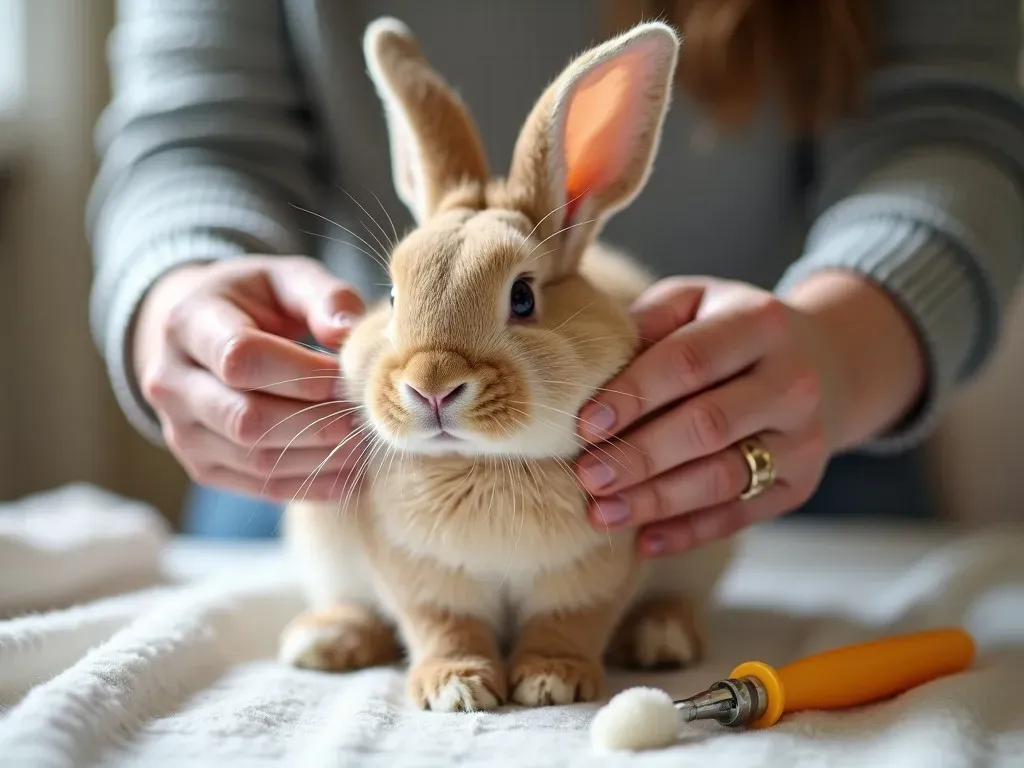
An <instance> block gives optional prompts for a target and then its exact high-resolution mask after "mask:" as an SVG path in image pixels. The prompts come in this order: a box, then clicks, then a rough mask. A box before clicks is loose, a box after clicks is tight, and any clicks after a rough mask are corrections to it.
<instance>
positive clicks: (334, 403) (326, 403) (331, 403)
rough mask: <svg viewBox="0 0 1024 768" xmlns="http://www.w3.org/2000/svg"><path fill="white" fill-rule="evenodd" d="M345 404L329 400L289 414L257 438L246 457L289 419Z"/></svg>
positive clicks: (336, 413)
mask: <svg viewBox="0 0 1024 768" xmlns="http://www.w3.org/2000/svg"><path fill="white" fill-rule="evenodd" d="M344 402H345V401H344V400H328V401H326V402H323V403H313V405H308V406H306V407H305V408H302V409H300V410H298V411H296V412H295V413H292V414H289V415H288V416H285V417H284V418H283V419H281V420H280V421H279V422H277V424H275V425H274V426H272V427H271V428H270V429H268V430H267V431H266V432H264V433H263V434H262V435H260V436H259V437H258V438H256V442H254V443H253V444H252V445H251V446H250V447H249V451H248V452H247V453H246V454H245V455H246V456H250V455H252V452H253V451H254V450H256V446H257V445H259V444H260V441H261V440H262V439H263V438H265V437H266V436H267V435H269V434H270V433H271V432H273V431H274V430H275V429H277V428H278V427H279V426H281V425H282V424H284V423H285V422H286V421H288V419H294V418H295V417H296V416H300V415H302V414H303V413H305V412H306V411H312V410H313V409H314V408H323V407H324V406H325V405H342V404H344ZM337 415H338V412H337V411H335V412H334V413H332V414H331V415H330V416H337ZM344 415H345V412H343V413H342V416H344ZM330 416H328V417H327V418H330ZM339 418H340V417H339Z"/></svg>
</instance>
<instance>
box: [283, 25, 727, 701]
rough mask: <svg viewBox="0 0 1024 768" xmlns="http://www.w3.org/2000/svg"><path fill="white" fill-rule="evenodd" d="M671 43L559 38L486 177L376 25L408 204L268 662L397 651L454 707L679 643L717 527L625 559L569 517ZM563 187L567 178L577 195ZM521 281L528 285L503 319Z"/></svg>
mask: <svg viewBox="0 0 1024 768" xmlns="http://www.w3.org/2000/svg"><path fill="white" fill-rule="evenodd" d="M677 46H678V43H677V39H676V37H675V34H674V33H673V32H672V31H671V30H669V28H667V27H665V26H664V25H661V24H656V23H654V24H647V25H642V26H641V27H638V28H637V29H636V30H634V31H631V32H629V33H626V34H624V35H623V36H621V37H620V38H618V39H616V40H613V41H610V42H609V43H606V44H604V45H603V46H599V47H598V48H595V49H593V50H592V51H590V52H588V53H587V54H584V55H583V56H582V57H580V59H579V60H578V61H577V62H576V63H574V64H572V65H571V66H570V67H569V68H568V69H567V70H566V73H565V74H563V76H562V77H561V78H560V79H558V80H556V81H555V82H554V83H553V84H552V85H551V86H550V88H549V90H548V91H547V92H546V94H545V95H544V96H543V97H542V99H541V100H540V101H539V102H538V105H537V106H536V107H535V110H534V112H533V113H531V116H530V117H529V118H528V120H527V123H526V125H525V126H524V129H523V134H522V136H521V139H520V142H519V143H518V144H517V148H516V153H515V157H514V158H513V164H512V165H513V167H512V172H511V173H510V176H509V179H508V181H507V182H505V181H491V180H489V179H486V178H485V162H484V160H483V155H482V152H481V150H480V148H479V142H478V140H477V138H476V135H475V131H474V129H473V127H472V125H471V123H470V121H469V118H468V117H467V116H466V115H465V113H464V109H463V108H462V106H461V104H460V103H459V102H458V100H457V98H456V97H455V96H454V95H453V94H452V93H451V92H450V90H449V89H447V87H446V86H444V84H443V81H441V80H440V79H439V77H438V76H437V75H436V73H433V72H432V71H431V70H430V69H429V67H428V66H427V65H426V63H425V61H424V60H423V59H422V56H421V55H420V54H419V53H418V49H417V48H416V46H415V41H414V40H413V38H412V37H411V34H410V33H409V31H408V30H407V29H405V28H404V26H402V25H401V24H400V23H399V22H397V21H394V20H391V19H386V20H380V21H378V22H375V23H374V24H373V25H371V27H370V29H369V30H368V32H367V35H366V50H367V60H368V63H369V69H370V73H371V76H372V77H373V78H374V82H375V83H376V85H377V87H378V91H379V92H380V93H381V95H382V99H383V100H384V101H385V103H386V105H387V109H386V115H387V118H388V126H389V132H390V135H391V141H392V151H393V157H392V162H393V166H394V168H395V183H396V186H397V188H398V190H399V193H400V195H401V196H402V198H403V200H404V201H405V202H406V203H407V204H408V205H409V207H410V208H411V209H412V210H413V212H414V213H415V214H416V217H417V220H418V221H417V227H416V228H415V229H414V230H413V231H412V232H410V233H409V234H408V235H406V236H405V237H404V238H403V239H402V240H401V242H400V243H398V244H397V245H396V246H395V248H394V252H393V253H392V254H391V263H390V265H389V268H390V272H391V276H392V280H393V283H394V304H393V306H390V305H389V304H384V305H382V306H380V307H378V308H375V309H373V310H372V311H370V312H369V313H368V314H367V315H366V317H365V318H364V319H363V320H362V321H361V322H360V323H359V324H358V326H357V327H356V328H355V329H354V330H353V333H352V335H351V336H350V338H349V339H348V340H347V342H346V343H345V345H344V348H343V350H342V353H341V368H342V372H343V374H344V377H343V378H344V380H345V383H346V388H347V393H346V394H347V396H348V398H349V399H350V400H352V401H353V402H354V403H355V404H356V405H357V406H360V412H361V414H362V416H363V424H362V425H361V426H360V428H359V430H358V431H357V432H356V433H355V434H354V435H353V436H352V438H350V439H352V440H353V442H358V443H359V446H358V447H357V448H356V449H355V451H354V455H355V457H356V461H357V463H358V464H359V466H360V469H361V472H360V473H359V475H360V478H361V481H360V482H358V483H355V482H353V483H342V484H341V485H342V487H341V489H340V490H339V495H340V500H339V502H335V503H293V504H290V505H289V506H288V508H287V510H286V513H285V522H284V531H285V540H286V546H287V548H288V549H289V551H290V554H291V556H292V558H293V559H294V561H295V563H296V565H297V566H298V569H299V573H300V575H301V579H302V583H303V585H304V588H305V593H306V595H307V598H308V601H309V603H310V609H309V611H307V612H306V613H304V614H302V615H300V616H299V617H297V618H296V619H295V620H294V621H293V622H292V623H291V624H290V625H289V626H288V627H287V628H286V629H285V632H284V635H283V637H282V640H281V646H280V657H281V659H282V660H284V661H286V662H287V663H290V664H295V665H298V666H302V667H310V668H317V669H326V670H335V671H343V670H351V669H357V668H361V667H367V666H372V665H379V664H389V663H392V662H395V661H398V660H400V659H401V657H402V656H403V655H405V656H407V657H408V660H409V662H410V663H411V667H410V670H409V677H408V692H409V696H410V698H411V699H412V701H413V702H414V703H416V704H417V705H419V706H421V707H424V708H427V709H433V710H445V711H452V710H473V709H483V708H490V707H495V706H498V705H500V704H502V703H504V702H507V701H514V702H516V703H519V704H524V705H543V704H569V703H572V702H575V701H591V700H595V699H597V698H599V697H601V696H602V695H603V692H604V671H603V669H604V663H605V662H606V661H612V662H615V663H618V664H622V665H625V666H631V667H657V666H661V665H669V666H680V665H689V664H693V663H694V662H696V661H697V660H698V659H699V657H700V654H701V652H702V648H703V646H704V638H703V636H702V633H701V632H700V628H699V626H700V614H701V613H702V611H703V608H704V606H705V604H706V603H707V601H708V600H709V598H710V597H711V596H712V593H713V591H714V588H715V585H716V583H717V581H718V579H719V577H720V576H721V574H722V573H723V571H724V569H725V568H726V566H727V564H728V562H729V558H730V555H731V551H732V544H731V542H729V541H723V542H720V543H716V544H712V545H709V546H705V547H702V548H700V549H698V550H693V551H690V552H687V553H685V554H683V555H679V556H673V557H664V558H660V559H657V560H642V559H641V558H639V557H638V556H637V554H636V546H635V529H634V528H632V527H626V528H622V529H616V530H599V529H595V527H594V526H593V525H592V524H591V523H590V522H589V520H588V516H587V506H588V498H587V496H586V494H585V492H584V491H583V490H582V489H581V487H580V485H579V483H578V481H577V479H576V477H575V474H574V472H573V470H572V467H571V463H570V462H571V461H572V460H573V458H574V457H575V456H576V454H577V453H578V452H579V450H580V444H579V440H578V437H577V417H576V414H577V413H578V412H579V410H580V408H581V406H583V405H584V404H585V402H586V400H587V399H588V398H589V397H591V396H592V395H593V393H594V392H595V391H596V390H597V389H598V388H599V387H600V386H602V384H603V383H604V382H606V381H608V380H609V379H610V378H611V377H613V376H614V375H615V374H616V373H617V372H618V371H620V370H621V369H622V368H623V367H624V366H625V365H626V364H627V363H628V362H629V360H630V359H631V358H632V357H633V356H634V355H635V353H636V349H637V338H636V331H635V329H634V327H633V324H632V322H631V320H630V316H629V313H628V311H627V310H628V306H629V305H630V304H631V303H632V302H633V301H634V300H635V299H636V298H637V297H638V296H639V295H640V294H641V293H642V292H643V291H644V290H645V289H646V288H647V287H648V286H649V284H650V282H651V281H650V278H649V277H648V276H647V275H646V274H644V273H643V272H642V271H641V270H639V269H638V268H637V267H635V266H634V265H633V264H632V263H631V262H630V261H628V260H627V259H625V258H624V257H622V256H620V255H618V254H616V253H614V252H612V251H611V250H609V249H608V248H606V247H605V246H602V245H600V244H599V243H597V242H596V233H597V229H598V228H599V225H600V222H601V221H602V220H603V218H604V217H606V216H608V215H610V213H612V212H614V210H617V209H618V208H621V207H623V206H625V205H626V204H627V203H628V202H629V200H630V199H632V197H633V196H634V195H635V194H637V192H638V191H639V189H640V188H641V187H642V186H643V183H644V180H645V179H646V174H647V172H648V170H649V166H650V163H651V160H652V158H653V154H654V147H655V146H656V143H657V136H658V132H659V131H660V125H661V120H662V119H663V116H664V109H665V108H666V105H667V98H668V97H667V94H668V86H669V84H670V80H671V72H672V70H673V69H674V64H675V53H676V49H677ZM609 72H610V73H612V74H613V75H614V77H607V76H606V75H607V74H608V73H609ZM580 83H585V84H588V85H589V86H590V87H589V88H587V89H580V88H578V85H579V84H580ZM623 83H626V84H627V85H628V87H623ZM577 94H583V95H581V96H580V97H579V99H577ZM595 94H596V96H595ZM574 100H575V101H574ZM576 107H578V108H579V111H580V113H581V115H582V119H581V117H580V115H576V113H573V112H572V110H573V109H574V108H576ZM573 121H575V122H573ZM602 121H603V122H604V127H605V130H596V131H595V130H593V126H594V125H598V126H600V125H601V124H602ZM570 122H572V124H573V125H575V126H576V128H575V129H574V131H573V132H572V134H571V135H570V134H569V133H568V129H567V128H566V126H568V125H570ZM609 126H610V127H609ZM560 131H565V132H566V133H565V135H564V136H562V134H560V133H559V132H560ZM570 140H571V141H574V142H577V143H579V142H581V141H582V142H583V145H582V146H580V147H577V146H576V145H575V144H574V145H572V146H569V143H570ZM587 142H589V144H588V143H587ZM560 157H565V158H567V159H566V160H565V161H564V163H565V164H566V167H565V168H561V167H560V166H558V165H557V163H556V160H557V158H560ZM581 158H582V159H581ZM559 162H562V161H559ZM574 163H575V164H576V165H572V164H574ZM576 166H582V167H576ZM570 179H572V181H571V183H570ZM563 182H564V183H565V185H566V186H567V187H568V188H569V190H568V191H571V188H572V187H573V186H576V185H582V186H583V187H585V189H584V192H585V195H583V194H581V195H579V196H577V198H578V197H583V200H582V202H581V203H579V206H580V207H577V208H571V207H569V206H570V202H571V201H569V200H568V193H567V191H566V190H563V189H562V188H561V186H560V185H562V184H563ZM575 199H576V198H574V200H575ZM562 200H566V202H564V203H562V202H560V201H562ZM557 213H561V214H562V215H561V216H554V217H553V214H557ZM566 221H571V222H572V223H571V224H570V225H568V226H566V225H565V222H566ZM574 228H575V229H574ZM563 233H565V234H564V235H563ZM556 237H558V238H559V239H557V240H554V238H556ZM552 241H553V242H552ZM545 245H547V247H546V248H545ZM535 254H538V255H535ZM516 280H528V281H530V284H531V285H532V286H533V293H534V295H535V298H536V303H537V309H536V312H534V313H533V314H532V315H531V316H530V317H529V318H528V319H524V320H522V321H520V320H519V319H518V318H514V317H513V316H512V313H511V312H510V300H509V296H510V287H511V286H512V285H513V284H514V281H516ZM449 392H451V393H453V394H452V395H451V397H447V398H446V395H445V393H449ZM439 438H440V439H439ZM602 450H603V451H604V452H605V453H604V455H605V456H606V457H607V460H608V461H609V462H611V463H613V464H614V463H620V462H621V457H622V456H623V455H624V454H622V453H617V451H620V450H621V449H618V448H616V446H615V445H614V444H610V445H608V446H606V447H603V448H602Z"/></svg>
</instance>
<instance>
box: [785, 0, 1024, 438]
mask: <svg viewBox="0 0 1024 768" xmlns="http://www.w3.org/2000/svg"><path fill="white" fill-rule="evenodd" d="M875 7H876V9H877V11H878V13H879V17H878V26H879V29H878V32H879V36H880V41H879V44H880V53H881V65H880V66H879V68H878V69H877V71H876V74H875V76H874V77H873V79H872V80H871V82H870V83H869V84H868V104H867V105H866V109H865V111H864V112H863V113H862V114H861V115H860V116H859V117H857V118H856V119H853V120H850V121H846V122H844V123H843V124H841V125H838V126H836V128H835V129H834V130H833V131H832V132H831V133H829V134H828V135H826V136H824V137H823V139H822V141H821V142H820V143H819V145H818V147H817V165H818V167H819V169H820V170H819V180H818V186H817V187H816V189H815V190H814V193H815V201H814V206H815V207H814V210H815V211H816V218H815V220H814V222H813V225H812V227H811V229H810V232H809V236H808V238H807V240H806V243H805V250H804V253H803V255H802V257H801V258H800V259H798V260H797V261H796V262H795V263H794V264H793V265H792V266H791V268H790V269H789V270H788V271H787V272H786V274H785V275H784V276H783V278H782V280H781V282H780V284H779V285H778V286H777V290H778V292H779V293H781V294H783V295H785V293H786V292H787V291H788V290H789V289H790V288H791V287H792V286H793V285H794V284H796V283H797V282H799V281H801V280H804V279H806V278H807V277H809V276H810V275H813V274H815V273H817V272H821V271H828V270H836V269H843V270H850V271H853V272H855V273H858V274H860V275H862V276H864V277H865V278H866V279H869V280H871V281H873V282H874V283H876V284H877V285H879V286H880V287H881V288H882V289H883V290H885V291H886V292H887V293H888V294H889V296H890V297H891V298H892V299H893V301H895V302H896V304H897V305H898V306H899V307H901V309H902V310H903V311H904V312H905V313H906V315H907V317H908V318H909V319H910V321H911V323H912V325H913V327H914V328H915V329H916V332H917V335H918V338H919V340H920V341H921V343H922V344H923V347H924V349H925V351H926V358H927V361H928V379H927V387H926V391H925V394H924V397H923V399H922V402H921V403H920V404H919V406H918V407H917V408H916V409H915V410H914V411H913V412H912V413H911V414H908V416H907V417H906V418H905V419H904V421H903V422H902V423H900V424H898V425H896V426H895V427H894V428H893V429H891V430H889V431H888V432H887V433H886V434H883V435H880V436H878V437H877V438H876V439H875V440H874V441H872V442H871V443H870V444H868V445H866V446H863V447H862V450H864V451H865V452H876V453H877V452H892V451H899V450H904V449H906V448H908V447H911V446H913V445H915V444H917V443H919V442H920V441H921V440H923V439H924V438H925V437H927V436H928V435H929V434H930V432H931V430H932V429H933V427H934V425H935V423H936V420H937V418H938V417H939V416H940V415H941V414H942V413H943V408H944V404H945V402H946V400H947V398H948V397H949V395H950V394H951V393H952V392H953V391H954V390H955V389H956V388H957V387H959V386H962V385H963V384H964V383H966V382H968V381H969V380H970V379H971V378H972V377H973V376H975V375H976V374H977V373H978V371H979V370H980V369H981V367H982V366H983V364H984V363H985V362H986V361H987V360H988V358H989V356H990V355H991V353H992V351H993V349H994V347H995V346H996V343H997V341H998V339H999V336H1000V332H1001V326H1002V321H1003V317H1004V314H1005V310H1006V307H1007V305H1008V303H1009V301H1010V299H1011V296H1012V294H1013V292H1014V288H1015V286H1016V284H1017V282H1018V280H1019V278H1020V275H1021V272H1022V269H1024V197H1022V191H1021V190H1022V188H1024V184H1022V179H1024V104H1022V100H1021V98H1020V92H1019V87H1018V84H1017V73H1018V65H1017V56H1018V50H1019V47H1020V21H1019V15H1020V11H1019V5H1018V3H1017V2H1016V0H974V2H971V3H958V2H934V0H894V1H893V2H888V3H875Z"/></svg>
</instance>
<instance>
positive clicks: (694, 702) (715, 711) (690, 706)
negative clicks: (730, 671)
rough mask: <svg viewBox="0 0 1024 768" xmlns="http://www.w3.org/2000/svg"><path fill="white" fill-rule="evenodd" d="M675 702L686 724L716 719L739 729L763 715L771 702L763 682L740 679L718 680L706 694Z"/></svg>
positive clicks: (752, 678)
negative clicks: (768, 699) (768, 700)
mask: <svg viewBox="0 0 1024 768" xmlns="http://www.w3.org/2000/svg"><path fill="white" fill-rule="evenodd" d="M673 703H674V704H675V706H676V709H678V710H679V713H680V715H681V717H682V718H683V721H684V722H687V723H690V722H693V721H694V720H715V721H717V722H718V723H720V724H722V725H727V726H731V727H734V728H736V727H740V726H743V725H746V724H747V723H748V722H750V721H751V720H756V719H757V718H759V717H760V716H761V715H763V714H764V710H765V707H766V706H767V703H768V702H767V698H766V695H765V690H764V686H763V685H762V684H761V681H760V680H758V679H757V678H755V677H741V678H738V679H732V678H729V679H727V680H719V681H718V682H717V683H715V684H714V685H712V686H711V687H710V688H708V689H707V690H706V691H702V692H701V693H698V694H697V695H696V696H691V697H689V698H687V699H680V700H679V701H675V702H673Z"/></svg>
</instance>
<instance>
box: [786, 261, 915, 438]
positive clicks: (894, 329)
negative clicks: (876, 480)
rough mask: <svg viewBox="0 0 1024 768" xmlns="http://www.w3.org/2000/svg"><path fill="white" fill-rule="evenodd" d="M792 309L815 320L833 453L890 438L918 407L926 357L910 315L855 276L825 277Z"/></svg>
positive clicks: (801, 290)
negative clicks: (889, 433) (890, 432)
mask: <svg viewBox="0 0 1024 768" xmlns="http://www.w3.org/2000/svg"><path fill="white" fill-rule="evenodd" d="M788 303H789V304H790V305H791V306H793V307H794V308H795V309H797V310H799V311H801V312H803V313H806V316H807V317H808V319H809V320H810V321H811V322H809V323H807V327H808V329H809V338H808V340H807V341H808V343H809V344H811V345H812V346H813V348H814V350H815V353H816V357H817V359H820V360H823V361H825V365H824V366H823V372H822V375H823V376H824V377H825V380H824V381H823V397H825V398H826V402H825V408H824V411H825V413H826V414H828V417H827V418H828V419H829V423H826V425H825V429H826V433H827V440H828V443H829V447H830V448H831V449H832V451H834V452H838V451H844V450H847V449H849V448H852V447H854V446H857V445H860V444H862V443H864V442H866V441H868V440H870V439H872V438H873V437H875V436H877V435H879V434H882V433H884V432H887V431H888V430H890V429H891V428H893V427H894V426H895V425H897V424H898V423H899V422H900V421H901V420H903V419H904V418H905V417H906V416H907V415H908V414H910V413H912V412H913V411H914V410H915V409H916V408H918V407H919V405H920V403H921V401H922V399H923V398H924V397H925V390H926V387H927V369H928V364H927V352H926V350H925V347H924V345H923V344H922V343H921V340H920V338H919V337H918V335H917V333H916V332H915V330H914V327H913V325H912V324H911V323H910V322H909V321H908V319H907V317H906V316H905V315H904V313H903V312H902V311H901V310H900V309H899V308H898V307H897V306H896V305H895V304H894V302H893V301H892V300H891V299H890V298H889V297H888V296H887V295H886V294H885V292H884V291H882V290H881V289H880V288H878V287H877V286H875V285H873V284H872V283H870V282H869V281H868V280H867V279H865V278H863V277H861V276H858V275H855V274H853V273H849V272H843V271H839V270H836V271H833V272H828V271H824V272H820V273H816V274H815V275H813V276H811V277H809V278H808V279H806V280H804V281H802V282H800V283H798V284H797V285H795V286H794V287H793V288H792V290H791V291H790V293H789V296H788Z"/></svg>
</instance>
